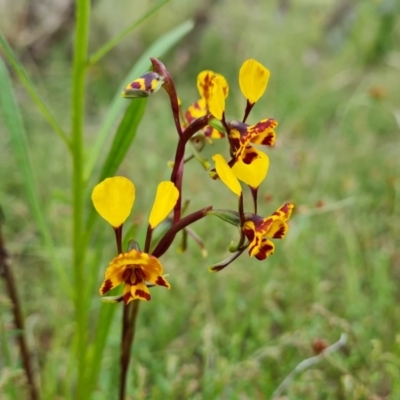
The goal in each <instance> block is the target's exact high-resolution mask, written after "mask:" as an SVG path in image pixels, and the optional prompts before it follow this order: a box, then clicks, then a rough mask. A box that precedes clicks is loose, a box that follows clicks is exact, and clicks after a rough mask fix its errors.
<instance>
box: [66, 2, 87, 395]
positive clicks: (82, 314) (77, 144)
mask: <svg viewBox="0 0 400 400" xmlns="http://www.w3.org/2000/svg"><path fill="white" fill-rule="evenodd" d="M89 16H90V0H77V1H76V17H75V21H76V27H75V39H74V62H73V71H72V124H71V125H72V133H71V144H72V161H73V177H72V198H73V230H72V235H73V255H74V262H73V265H74V289H75V315H76V325H77V330H76V334H77V359H78V383H77V393H76V398H77V399H79V400H80V399H82V400H84V399H83V393H84V389H85V387H84V386H85V382H84V377H85V360H86V344H87V343H86V342H87V318H86V314H87V307H86V306H87V305H86V304H85V303H86V302H85V301H84V299H85V298H86V296H85V293H84V291H85V286H84V268H83V265H84V248H83V246H82V242H83V241H82V238H83V205H84V201H83V195H84V190H83V150H84V149H83V147H84V143H83V122H84V112H85V107H84V106H85V78H86V67H87V51H88V39H89Z"/></svg>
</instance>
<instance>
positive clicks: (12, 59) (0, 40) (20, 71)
mask: <svg viewBox="0 0 400 400" xmlns="http://www.w3.org/2000/svg"><path fill="white" fill-rule="evenodd" d="M0 47H1V48H2V50H3V52H4V54H5V56H6V57H7V60H8V62H9V63H10V64H11V66H12V67H13V69H14V71H15V73H16V74H17V76H18V78H19V80H20V81H21V83H22V84H23V85H24V87H25V89H26V91H27V92H28V93H29V95H30V96H31V98H32V100H33V101H34V103H35V104H36V105H37V106H38V108H39V110H40V111H41V112H42V114H43V116H44V118H45V119H46V120H47V122H48V123H49V124H50V126H51V127H52V128H53V130H54V132H55V133H56V134H57V135H58V136H59V138H60V139H61V140H62V141H63V142H64V143H65V145H66V146H67V148H68V150H70V151H71V142H70V140H69V139H68V137H67V135H66V133H65V132H64V130H63V129H62V128H61V126H60V125H59V124H58V122H57V120H56V119H55V118H54V117H53V115H52V114H51V112H50V110H49V109H48V108H47V106H46V104H45V103H44V102H43V100H42V99H41V98H40V96H39V94H38V93H37V91H36V88H35V86H34V85H33V83H32V82H31V80H30V79H29V77H28V75H27V73H26V72H25V70H24V68H23V67H22V65H21V63H20V62H19V61H18V59H17V57H16V55H15V54H14V52H13V51H12V49H11V47H10V45H9V44H8V42H7V41H6V39H5V37H4V36H3V35H2V34H1V32H0Z"/></svg>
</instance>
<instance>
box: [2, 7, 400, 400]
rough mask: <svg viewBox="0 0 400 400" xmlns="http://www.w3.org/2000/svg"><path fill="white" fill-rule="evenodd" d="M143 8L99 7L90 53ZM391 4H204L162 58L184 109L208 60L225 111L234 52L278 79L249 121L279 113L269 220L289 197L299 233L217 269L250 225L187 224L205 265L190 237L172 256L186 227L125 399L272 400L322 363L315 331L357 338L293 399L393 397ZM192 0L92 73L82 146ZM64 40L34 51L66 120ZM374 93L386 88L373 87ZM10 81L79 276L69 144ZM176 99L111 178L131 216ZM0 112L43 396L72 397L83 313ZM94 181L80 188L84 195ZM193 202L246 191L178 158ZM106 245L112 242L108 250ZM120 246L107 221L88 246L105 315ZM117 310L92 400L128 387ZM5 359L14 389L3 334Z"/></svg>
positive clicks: (140, 209) (396, 320)
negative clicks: (385, 30) (339, 8)
mask: <svg viewBox="0 0 400 400" xmlns="http://www.w3.org/2000/svg"><path fill="white" fill-rule="evenodd" d="M139 3H140V2H138V1H135V2H132V1H127V0H124V1H120V2H118V5H116V3H111V2H106V1H99V2H98V3H96V5H95V6H94V9H93V16H92V20H91V34H90V47H91V48H93V49H94V48H98V47H99V46H100V45H101V43H102V40H104V41H105V40H106V38H109V37H111V36H112V35H113V34H114V33H117V32H118V31H119V29H120V28H121V26H126V25H128V24H129V23H131V22H132V19H133V17H134V16H135V15H136V14H140V12H141V11H144V10H145V6H144V5H141V4H139ZM391 4H392V3H390V1H382V2H373V1H370V2H358V3H356V4H355V5H354V7H353V10H352V11H351V12H349V13H348V14H346V17H345V18H343V20H342V21H341V22H340V23H338V24H337V25H336V26H335V27H334V28H332V29H330V30H327V29H325V28H324V27H325V26H326V21H327V20H328V19H329V16H330V15H331V13H332V11H333V9H334V8H335V2H333V1H322V2H319V1H311V0H309V1H292V2H291V7H290V8H289V10H288V11H287V12H285V13H282V12H280V11H279V10H278V5H277V3H276V2H263V1H259V0H258V1H257V0H253V1H246V2H245V1H240V2H228V1H225V2H223V1H221V2H216V3H215V4H214V5H213V6H212V7H211V6H210V8H209V10H208V17H209V21H208V23H207V24H206V25H205V29H204V31H203V32H202V34H200V33H199V35H198V36H195V37H190V36H189V38H187V39H184V40H183V41H182V42H181V43H180V44H178V46H176V48H175V50H174V51H171V52H169V53H168V55H167V56H165V57H163V59H162V61H163V62H164V63H165V64H166V66H167V68H169V70H170V71H171V73H172V75H173V78H174V80H175V84H176V86H177V89H178V94H179V97H180V98H181V100H182V103H183V105H184V106H185V105H186V106H187V105H189V104H190V103H192V102H193V101H195V100H196V99H197V96H198V94H197V90H196V76H197V73H198V72H199V71H201V70H202V69H205V68H207V69H212V70H214V71H217V72H219V73H222V74H223V75H225V76H226V78H227V79H228V82H229V83H230V96H229V100H228V103H227V117H228V118H230V119H239V118H240V117H241V116H242V113H243V109H244V100H243V98H242V97H241V94H240V90H239V87H238V80H237V75H238V71H239V68H240V66H241V64H242V62H243V61H244V60H246V59H247V58H255V59H257V60H259V61H260V62H262V63H263V64H264V65H266V66H267V67H268V68H269V69H270V70H271V79H270V83H269V87H268V89H267V92H266V94H265V95H264V96H263V97H262V99H261V100H260V101H259V103H257V105H256V107H255V109H254V111H253V112H252V114H251V116H250V118H249V121H250V122H257V121H258V120H259V119H261V118H266V117H274V118H276V119H277V120H278V121H279V127H278V128H277V135H278V139H277V144H276V146H275V147H274V148H272V149H268V150H267V152H268V155H269V157H270V161H271V167H270V171H269V175H268V177H267V179H266V181H265V182H264V183H263V185H262V186H261V189H260V195H261V198H262V199H263V200H262V201H261V203H260V206H259V212H260V214H262V215H269V213H271V212H273V211H274V210H275V209H276V208H277V207H279V206H280V205H281V204H282V203H284V202H286V201H291V202H293V203H294V204H295V206H296V209H295V213H294V215H293V217H292V219H291V221H290V231H289V234H288V235H287V237H286V238H285V239H284V240H283V241H277V242H276V253H275V255H274V256H272V257H271V258H269V259H268V260H266V261H264V262H258V261H257V260H253V259H250V258H249V257H248V256H247V254H243V255H242V257H241V258H239V259H238V260H237V261H235V262H234V263H233V264H232V265H230V266H229V267H228V268H227V269H226V270H224V271H222V272H220V273H217V274H210V273H209V272H208V271H207V266H209V265H211V264H213V263H215V262H217V261H220V260H222V259H224V258H225V257H227V256H228V255H229V252H228V247H229V243H230V241H231V240H236V239H237V237H238V235H237V232H236V230H235V229H234V228H233V227H231V226H228V225H224V224H223V223H222V222H221V221H220V220H217V219H215V218H213V217H209V218H207V219H205V220H202V221H200V222H198V223H197V224H196V225H194V226H193V228H194V229H195V230H196V232H197V233H198V234H199V235H200V236H201V237H202V238H203V239H204V242H205V244H206V246H207V250H208V257H207V258H206V259H203V258H202V257H201V254H200V251H199V249H198V247H196V245H195V244H194V243H193V242H190V244H189V248H188V250H187V252H186V253H184V254H179V253H178V252H177V247H178V245H179V243H178V242H179V240H178V238H177V240H176V244H175V245H174V246H173V247H172V248H171V250H170V251H169V252H168V254H167V255H166V256H164V257H163V258H162V261H163V264H164V268H165V271H166V273H168V274H169V281H170V283H171V285H172V289H171V291H166V290H164V289H163V288H156V289H154V290H152V296H153V298H152V301H151V302H149V303H146V304H141V306H142V307H141V310H140V314H139V320H138V324H137V334H136V339H135V343H134V347H133V361H132V364H131V370H130V375H129V386H128V393H129V394H130V397H129V398H131V399H196V400H197V399H240V400H244V399H267V398H269V397H270V396H271V395H272V393H273V391H274V390H275V389H276V388H277V386H278V385H279V383H280V382H281V381H282V380H283V379H284V378H285V376H287V375H288V374H289V373H290V371H291V370H292V369H293V368H294V367H295V366H296V365H297V364H298V363H299V362H300V361H302V360H303V359H305V358H308V357H311V356H313V354H314V353H313V350H312V342H313V340H315V339H316V338H322V339H324V340H326V341H327V342H328V343H330V344H331V343H333V342H335V341H337V340H338V339H339V336H340V334H341V333H342V332H345V333H347V334H348V335H349V341H348V344H347V346H346V347H345V348H344V349H343V350H341V351H340V352H339V353H337V354H335V355H333V356H331V357H330V358H329V359H327V360H325V361H323V362H321V363H320V364H318V365H317V366H314V367H313V368H310V369H309V370H306V371H305V372H303V373H302V374H300V375H299V376H298V377H296V379H295V380H294V382H293V383H292V384H291V385H290V386H289V388H288V391H287V393H286V395H287V396H288V398H289V399H304V400H306V399H307V400H308V399H370V400H377V399H393V400H394V399H398V398H400V378H399V377H400V335H399V334H400V307H399V291H398V285H399V280H400V250H399V243H400V210H399V208H400V197H399V195H400V143H399V139H400V136H399V133H400V127H399V125H400V79H399V77H400V46H399V43H400V20H399V18H398V14H397V13H396V10H395V7H396V5H394V6H393V4H392V5H391ZM390 7H392V8H390ZM198 8H199V6H197V5H196V4H194V3H193V4H191V3H189V2H187V3H186V2H182V1H178V0H172V1H171V2H170V3H169V4H167V5H166V6H165V7H163V8H162V9H161V10H160V11H159V12H158V13H157V14H155V15H154V16H152V17H151V19H149V20H148V21H147V22H145V23H144V24H143V25H142V26H141V27H140V28H139V29H138V30H137V31H135V32H134V33H133V34H132V35H130V36H129V38H127V39H125V40H124V41H123V42H121V43H120V44H119V45H118V46H117V47H116V48H115V49H114V50H112V51H111V53H109V54H108V55H107V56H106V57H105V58H104V59H103V60H101V61H100V62H99V64H97V65H96V66H94V67H92V68H91V69H90V70H89V77H88V96H87V102H86V110H87V113H86V125H85V142H86V144H87V145H88V146H90V144H91V143H93V141H94V138H95V137H96V133H97V129H98V127H99V124H100V122H101V120H102V117H103V116H104V113H105V110H106V107H107V105H108V104H109V102H110V100H111V98H112V96H113V94H114V92H115V89H116V88H117V87H118V85H119V84H120V82H121V79H122V78H123V77H124V76H125V75H126V73H127V72H128V70H129V69H130V68H131V66H132V65H133V64H134V62H135V61H136V60H137V59H138V58H139V56H140V55H141V53H142V52H143V51H144V50H145V49H146V47H147V46H149V45H150V44H151V43H152V42H153V41H154V40H155V39H157V37H159V36H160V35H162V34H163V33H164V32H166V31H167V30H169V29H171V28H173V27H174V26H175V25H177V24H178V23H180V22H183V21H185V20H186V19H188V18H191V17H193V16H194V15H195V13H196V10H197V9H198ZM387 9H389V12H391V13H392V14H393V15H394V18H395V24H394V27H393V29H392V31H391V32H390V36H389V38H391V40H392V42H390V40H388V37H387V36H386V37H385V36H380V35H381V30H382V26H381V25H382V23H383V22H382V21H384V18H385V16H386V14H385V13H387V12H388V11H387ZM2 18H4V16H3V17H2ZM5 26H6V25H5ZM6 27H7V29H6V31H5V33H7V32H10V33H12V27H11V26H6ZM71 36H72V31H71V32H68V33H67V34H66V35H65V36H64V37H62V38H61V39H60V41H59V42H57V43H55V44H54V46H53V47H52V48H51V49H50V51H49V52H48V54H47V56H46V59H45V60H43V63H42V64H37V63H35V62H33V61H32V60H31V59H30V58H29V56H28V57H25V63H24V65H25V67H26V69H27V71H28V72H29V74H30V76H31V78H32V80H33V81H34V82H35V83H36V84H37V86H38V90H39V92H40V93H41V94H42V96H43V98H44V99H45V101H46V103H47V104H48V105H49V108H50V109H51V111H52V112H53V113H54V114H55V116H56V117H57V118H58V120H59V121H60V123H61V124H63V125H66V126H68V124H69V111H68V107H69V99H70V90H71V87H70V65H71V61H70V57H69V53H70V49H71ZM382 37H383V39H382ZM382 40H383V41H384V44H387V45H388V48H387V49H385V50H384V51H383V50H382V52H380V51H381V50H380V48H381V47H382V46H381V47H379V46H378V45H377V43H378V44H379V43H380V41H382ZM389 42H390V43H389ZM381 44H382V43H381ZM193 46H194V47H193ZM193 48H194V50H193ZM17 50H18V49H17ZM188 56H190V57H189V59H188ZM126 83H128V82H126ZM377 89H378V90H380V91H382V93H383V95H382V97H381V98H375V97H374V96H373V95H371V90H372V91H374V90H375V91H376V90H377ZM15 90H16V95H17V99H18V102H19V104H20V106H21V109H22V112H23V119H24V123H25V126H26V129H27V133H28V146H29V154H30V158H31V162H32V165H33V166H34V172H35V175H36V184H37V189H38V191H39V194H40V202H41V207H42V209H43V211H44V215H45V217H46V219H47V221H48V223H49V224H50V227H51V234H52V236H53V238H54V241H55V243H56V249H57V255H58V257H59V259H60V260H61V263H62V266H63V268H64V269H65V271H66V273H67V275H71V274H72V267H71V266H70V265H71V252H70V245H71V243H70V239H69V237H70V229H71V222H70V220H71V200H70V186H71V182H70V180H69V179H70V178H69V176H70V173H69V172H70V171H69V170H70V165H69V157H68V154H67V153H66V151H65V149H64V147H63V146H62V144H61V142H60V140H59V139H58V138H57V137H56V136H55V135H53V134H52V132H51V131H50V129H49V127H48V125H47V124H46V122H45V121H44V120H43V119H42V117H41V116H40V114H39V112H38V110H37V108H36V107H35V106H34V104H33V103H32V102H31V100H30V98H29V97H28V95H27V94H26V92H25V91H24V89H23V88H22V87H21V86H20V84H19V83H18V82H17V81H15ZM168 104H169V102H168V98H167V96H166V95H165V93H158V94H157V95H155V96H153V97H151V98H150V99H149V102H148V106H147V109H146V113H145V116H144V118H143V120H142V122H141V125H140V128H139V131H138V134H137V137H136V139H135V142H134V143H133V146H132V147H131V148H130V150H129V152H128V155H127V157H126V159H125V160H124V162H123V164H122V165H121V167H120V168H119V171H118V173H119V174H122V175H125V176H127V177H129V178H131V179H132V180H133V181H134V183H135V185H136V190H137V200H136V204H135V207H134V210H133V214H132V217H131V222H132V221H135V222H136V223H140V222H143V223H145V222H146V218H147V216H148V214H149V212H150V209H149V204H151V201H152V199H153V196H154V192H155V188H156V186H157V184H158V182H159V181H160V180H162V179H166V178H168V175H169V172H168V170H167V168H166V162H167V160H169V159H171V158H172V157H173V151H174V146H175V144H176V139H177V137H176V132H175V131H174V125H173V120H172V117H171V111H170V109H169V107H168ZM0 124H1V125H0V129H1V134H0V149H1V150H0V154H1V157H0V203H1V206H2V208H3V210H4V213H5V215H6V224H5V227H4V230H5V233H4V234H5V237H6V239H7V245H8V248H9V251H10V252H11V253H12V255H13V261H14V265H15V273H16V275H17V279H18V285H19V291H20V294H21V298H22V301H23V305H24V309H25V313H26V316H27V334H28V339H29V342H30V344H31V346H32V347H33V348H34V349H35V357H34V359H35V362H36V364H37V369H38V371H39V375H40V382H41V386H42V389H43V399H64V398H68V397H65V396H66V394H65V393H68V391H69V390H70V386H71V383H70V382H71V380H70V378H71V376H69V375H66V371H67V370H68V365H69V363H70V362H71V354H70V347H71V345H72V344H71V337H72V334H73V329H74V324H73V323H72V322H71V321H73V319H74V315H73V307H72V303H71V302H70V301H69V300H67V299H66V295H65V293H64V292H63V290H62V288H61V284H60V282H59V276H58V275H57V273H56V272H55V270H54V266H53V265H52V264H51V263H50V262H49V260H48V257H47V254H46V249H45V248H44V247H43V243H42V241H41V238H40V235H39V234H38V231H37V227H36V226H35V223H34V221H33V219H32V216H31V214H30V210H29V207H28V204H27V201H26V198H25V194H24V191H23V187H22V186H23V182H22V177H21V173H20V170H19V166H18V164H17V163H16V161H15V158H14V155H13V153H12V151H11V150H10V144H9V137H8V133H7V131H6V129H5V128H4V125H3V124H2V122H1V120H0ZM107 146H109V143H107ZM225 148H226V143H222V142H215V143H214V144H213V146H208V147H207V148H206V150H205V152H204V154H205V155H206V156H207V157H209V158H210V159H211V156H212V155H213V154H215V153H216V152H221V151H225ZM107 149H108V147H107ZM107 149H106V148H105V150H104V156H105V155H106V154H107ZM95 183H96V182H90V183H89V184H88V188H87V191H88V193H90V191H91V188H92V186H93V185H94V184H95ZM184 197H185V198H187V199H190V200H191V205H190V210H192V211H194V210H196V209H198V208H201V207H204V206H207V205H213V206H214V207H216V208H225V207H229V208H235V203H236V200H235V197H234V195H232V194H231V193H229V191H228V189H227V188H225V187H224V186H223V185H222V184H221V182H218V181H213V180H211V179H209V177H208V175H207V173H205V171H204V170H203V169H202V168H201V166H200V165H199V164H198V163H196V162H192V163H190V164H188V165H187V168H186V170H185V182H184ZM247 200H248V204H250V201H249V200H250V199H249V198H248V199H247ZM99 248H101V249H102V250H104V251H103V252H102V253H101V254H99V252H98V249H99ZM114 253H115V243H114V238H113V232H112V230H111V228H109V226H107V225H106V223H105V222H104V223H103V221H101V222H99V223H98V225H97V228H96V231H95V236H94V237H93V240H92V241H91V243H90V247H89V248H88V249H87V254H88V262H90V263H93V262H95V263H97V264H101V265H103V266H104V267H102V268H100V272H99V274H98V276H96V277H95V282H96V287H94V288H93V290H92V302H91V310H90V318H93V321H96V318H97V317H98V313H99V310H100V305H101V301H100V298H99V296H98V295H97V286H98V285H100V283H101V280H102V276H103V273H104V269H105V267H106V265H107V263H108V261H109V259H110V258H111V257H113V255H114ZM96 271H97V270H96ZM96 274H97V272H96ZM85 279H87V280H88V282H89V281H90V279H89V277H85ZM0 300H1V302H0V309H1V313H2V314H1V332H2V336H3V339H4V338H5V337H7V338H10V334H9V333H8V329H9V325H10V323H11V322H10V321H11V317H10V315H9V312H8V307H9V306H8V304H7V300H6V298H5V296H3V295H2V294H0ZM110 307H115V306H114V305H110ZM117 307H118V306H117ZM119 314H120V312H119V311H118V314H117V317H116V318H115V319H114V320H113V326H112V328H111V333H110V337H109V340H108V342H107V346H106V351H105V355H104V358H103V359H102V360H96V361H95V362H97V363H102V364H101V375H100V380H99V383H98V385H97V389H96V393H95V394H94V396H93V398H94V399H96V400H101V399H113V398H114V396H115V393H116V387H117V384H118V362H119V340H120V321H119V319H120V317H119ZM89 329H90V332H89V335H93V334H94V331H95V323H94V322H93V323H92V321H89ZM9 343H12V342H9ZM6 353H7V354H8V356H9V357H10V358H11V360H14V363H13V366H14V367H13V368H9V367H8V368H3V369H2V372H1V373H0V382H2V381H3V382H4V381H8V382H12V384H13V385H15V387H16V388H20V387H22V378H21V377H20V375H18V371H19V368H20V367H19V364H18V361H17V351H16V349H15V348H14V347H13V346H12V345H11V344H8V345H7V344H6V343H5V341H4V340H3V341H2V349H1V353H0V355H1V356H2V357H6ZM0 366H1V365H0ZM3 367H4V365H3ZM89 368H90V366H89ZM13 374H14V375H15V376H14V375H13ZM72 375H73V373H72ZM5 387H6V385H4V384H3V385H2V384H1V383H0V398H5V399H7V398H8V397H7V396H8V394H7V393H8V392H7V393H6V392H4V393H2V388H3V389H4V388H5Z"/></svg>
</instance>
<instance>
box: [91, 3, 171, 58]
mask: <svg viewBox="0 0 400 400" xmlns="http://www.w3.org/2000/svg"><path fill="white" fill-rule="evenodd" d="M169 1H170V0H161V1H160V2H159V3H157V4H156V5H155V6H154V7H153V8H151V9H150V10H149V11H147V12H146V13H145V14H144V15H142V16H141V17H140V18H139V19H138V20H136V21H135V22H134V23H133V24H131V25H129V26H127V27H126V28H125V29H123V30H122V31H121V32H120V33H118V35H116V36H115V37H113V38H112V39H111V40H109V41H108V42H107V43H106V44H105V45H103V46H102V47H101V48H100V49H99V50H97V51H96V53H94V54H93V55H92V56H91V57H90V58H89V61H88V64H89V65H93V64H96V63H97V62H98V61H99V60H100V59H102V58H103V57H104V56H105V55H106V54H107V53H108V52H109V51H110V50H112V49H113V48H114V47H115V46H116V45H117V44H118V43H119V42H120V41H121V40H122V39H124V38H125V37H126V36H127V35H129V34H130V33H131V32H132V31H133V30H134V29H135V28H136V27H137V26H139V25H140V24H141V23H142V22H143V21H145V20H146V19H147V18H148V17H150V15H152V14H153V13H155V12H156V11H157V10H159V9H160V8H161V7H162V6H164V5H165V4H167V3H168V2H169Z"/></svg>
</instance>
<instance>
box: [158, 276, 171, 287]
mask: <svg viewBox="0 0 400 400" xmlns="http://www.w3.org/2000/svg"><path fill="white" fill-rule="evenodd" d="M156 285H158V286H165V287H168V283H167V281H166V280H165V279H164V278H163V277H162V276H158V277H157V280H156Z"/></svg>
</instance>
